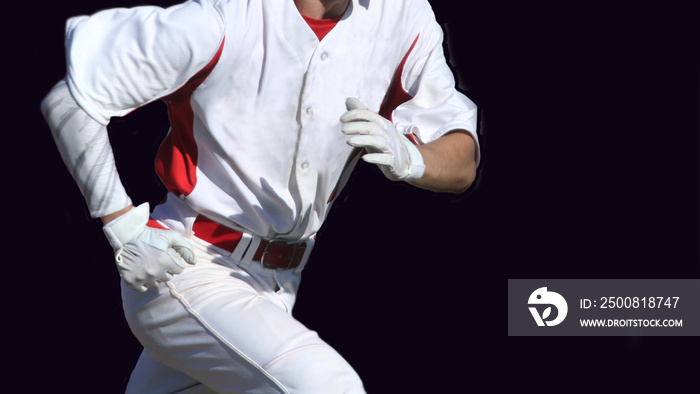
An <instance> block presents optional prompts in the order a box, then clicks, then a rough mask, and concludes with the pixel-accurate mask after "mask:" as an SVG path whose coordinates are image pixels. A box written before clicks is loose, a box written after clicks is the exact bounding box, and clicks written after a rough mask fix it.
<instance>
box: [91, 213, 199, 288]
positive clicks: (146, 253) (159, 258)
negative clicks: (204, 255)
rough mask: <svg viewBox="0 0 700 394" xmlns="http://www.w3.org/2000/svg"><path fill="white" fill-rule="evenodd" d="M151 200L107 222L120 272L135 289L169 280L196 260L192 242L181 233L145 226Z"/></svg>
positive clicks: (107, 234)
mask: <svg viewBox="0 0 700 394" xmlns="http://www.w3.org/2000/svg"><path fill="white" fill-rule="evenodd" d="M148 218H149V206H148V203H145V204H142V205H139V206H138V207H136V208H134V209H132V210H130V211H129V212H127V213H125V214H124V215H122V216H120V217H119V218H117V219H116V220H114V221H112V222H110V223H108V224H106V225H105V226H104V228H103V229H104V232H105V235H106V236H107V239H108V240H109V243H110V245H112V247H113V248H114V252H115V260H116V263H117V269H118V270H119V275H120V276H121V278H122V279H123V280H124V282H125V283H126V284H127V285H128V286H129V287H131V288H132V289H134V290H136V291H141V292H143V291H146V290H147V287H148V286H156V285H157V283H158V282H159V281H168V280H170V279H172V277H173V275H177V274H179V273H181V272H182V271H183V270H184V269H185V267H186V266H187V265H188V264H195V262H196V259H195V256H194V249H193V248H192V245H191V244H190V243H189V241H187V239H185V237H183V236H182V235H180V234H179V233H177V232H175V231H171V230H162V229H158V228H152V227H148V226H146V223H148Z"/></svg>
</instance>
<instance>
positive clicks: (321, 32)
mask: <svg viewBox="0 0 700 394" xmlns="http://www.w3.org/2000/svg"><path fill="white" fill-rule="evenodd" d="M302 16H303V17H304V20H305V21H306V23H307V24H308V25H309V27H310V28H311V30H313V31H314V33H316V37H318V40H319V41H321V40H323V37H325V36H326V34H328V32H330V31H331V30H332V29H333V27H335V25H336V24H337V23H338V21H339V20H340V19H341V18H342V17H343V16H342V15H340V16H338V17H335V18H331V19H314V18H309V17H308V16H306V15H302Z"/></svg>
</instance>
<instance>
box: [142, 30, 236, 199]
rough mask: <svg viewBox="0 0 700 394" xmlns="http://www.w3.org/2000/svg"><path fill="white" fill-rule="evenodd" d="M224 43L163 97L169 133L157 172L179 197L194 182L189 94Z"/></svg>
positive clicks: (194, 147)
mask: <svg viewBox="0 0 700 394" xmlns="http://www.w3.org/2000/svg"><path fill="white" fill-rule="evenodd" d="M223 49H224V42H223V41H222V42H221V45H220V46H219V50H218V51H217V52H216V55H214V58H213V59H212V60H211V61H210V62H209V64H207V65H206V66H205V67H204V68H203V69H202V70H201V71H199V72H198V73H197V74H195V75H194V76H193V77H192V78H190V80H189V81H187V83H186V84H185V85H184V86H183V87H181V88H180V89H178V90H177V91H176V92H174V93H172V94H170V95H169V96H166V97H164V98H163V101H164V102H165V103H166V104H167V106H168V117H169V119H170V133H169V134H168V135H167V136H166V137H165V139H164V140H163V143H162V144H161V145H160V148H159V149H158V155H157V157H156V163H155V167H156V172H157V173H158V176H159V177H160V179H161V180H162V181H163V184H164V185H165V187H166V188H167V189H168V190H169V191H171V192H173V193H175V194H176V195H178V196H186V195H188V194H190V193H192V190H194V186H195V184H196V183H197V158H198V153H197V143H196V141H195V140H194V112H193V111H192V103H191V98H192V93H194V90H195V89H197V87H198V86H199V85H201V84H202V82H204V80H205V79H207V77H208V76H209V74H210V73H211V71H212V70H213V69H214V66H216V63H217V62H218V61H219V58H220V57H221V52H222V50H223Z"/></svg>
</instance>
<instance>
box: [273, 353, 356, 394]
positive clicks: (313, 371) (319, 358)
mask: <svg viewBox="0 0 700 394" xmlns="http://www.w3.org/2000/svg"><path fill="white" fill-rule="evenodd" d="M265 369H266V370H267V372H268V373H270V374H271V375H272V376H274V377H275V379H277V380H278V381H280V382H281V383H282V384H283V385H284V386H285V387H286V388H287V389H289V390H290V391H291V392H293V393H296V392H299V393H309V394H311V393H314V394H315V393H318V394H328V393H347V394H355V393H365V390H364V388H363V385H362V381H361V380H360V377H359V376H358V375H357V373H356V372H355V370H354V369H353V368H352V366H350V364H348V362H347V361H345V359H343V358H342V357H341V356H340V355H339V354H338V353H337V352H336V351H335V350H334V349H333V348H331V347H330V346H327V345H310V346H305V347H301V348H298V349H295V350H292V351H290V352H287V353H286V354H283V355H281V356H280V357H277V358H276V359H275V360H273V361H271V362H270V363H269V364H268V365H267V366H266V367H265Z"/></svg>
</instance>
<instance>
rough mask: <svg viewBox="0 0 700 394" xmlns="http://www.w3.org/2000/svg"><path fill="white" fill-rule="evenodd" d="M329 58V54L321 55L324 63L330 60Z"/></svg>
mask: <svg viewBox="0 0 700 394" xmlns="http://www.w3.org/2000/svg"><path fill="white" fill-rule="evenodd" d="M328 57H329V55H328V52H323V53H322V54H321V60H322V61H324V62H325V61H326V60H328Z"/></svg>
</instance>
